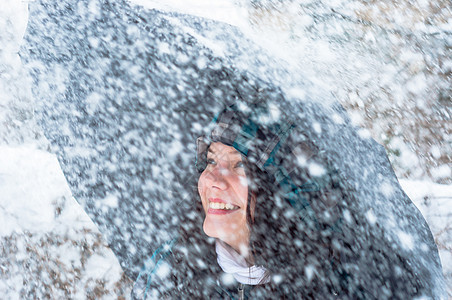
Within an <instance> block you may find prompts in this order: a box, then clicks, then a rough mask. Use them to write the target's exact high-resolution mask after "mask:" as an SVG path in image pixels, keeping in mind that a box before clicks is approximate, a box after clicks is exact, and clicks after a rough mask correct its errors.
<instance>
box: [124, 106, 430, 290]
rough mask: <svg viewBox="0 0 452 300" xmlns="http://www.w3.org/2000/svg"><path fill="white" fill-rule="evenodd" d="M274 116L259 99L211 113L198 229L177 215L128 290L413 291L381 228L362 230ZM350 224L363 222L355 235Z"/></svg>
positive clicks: (319, 162)
mask: <svg viewBox="0 0 452 300" xmlns="http://www.w3.org/2000/svg"><path fill="white" fill-rule="evenodd" d="M281 119H282V118H281V112H280V111H279V110H278V109H277V108H276V106H274V105H272V104H267V103H264V102H255V103H251V104H249V103H248V104H247V103H238V104H235V105H231V106H227V107H226V108H225V109H224V110H223V111H222V112H221V113H220V114H219V115H218V116H217V117H216V118H215V119H214V121H213V129H212V131H211V132H210V134H209V135H207V136H205V137H201V138H199V139H198V141H197V147H198V155H197V168H198V171H199V172H200V176H199V180H198V186H197V190H198V195H199V199H200V201H199V200H198V201H199V202H200V203H201V204H202V210H203V212H204V214H203V215H204V218H203V225H202V228H203V233H204V234H202V233H200V232H199V230H197V228H196V221H197V220H198V219H199V218H201V217H200V215H192V214H187V220H186V221H184V224H183V225H182V226H181V230H180V233H179V236H178V238H175V239H173V240H171V241H169V242H168V243H166V244H164V245H162V247H160V248H159V249H157V251H156V252H155V253H154V255H153V256H152V258H151V259H150V260H149V261H148V262H147V263H146V265H145V267H144V268H143V271H142V272H141V273H140V275H139V276H138V279H137V282H136V284H135V286H134V291H133V295H134V297H136V298H146V297H149V298H162V297H163V298H165V297H168V298H191V299H193V298H205V299H216V298H218V299H225V298H226V299H228V298H229V299H245V298H250V299H262V298H269V299H276V298H278V299H279V298H289V299H292V298H295V299H300V298H322V299H331V298H336V297H339V298H341V299H347V298H377V297H379V296H381V295H388V296H392V297H394V298H398V296H399V295H400V296H403V297H405V296H408V297H409V296H416V295H422V294H421V291H423V290H424V287H423V286H422V284H421V283H420V282H419V280H417V278H416V276H415V275H414V273H413V272H412V271H411V269H410V266H409V265H407V264H406V263H404V260H403V259H401V258H400V257H398V256H397V254H393V253H384V250H385V248H384V245H383V244H382V242H381V241H383V239H382V235H381V233H379V232H378V231H375V230H373V229H372V230H367V229H366V224H365V223H362V222H360V219H361V218H362V215H361V214H360V212H354V211H352V210H351V208H350V206H347V204H349V203H350V202H352V201H354V199H348V198H347V196H346V193H343V191H344V190H345V189H347V187H346V185H344V184H343V182H341V181H339V180H338V178H339V175H338V173H337V172H336V171H334V170H333V169H332V168H331V167H330V164H329V163H328V159H327V158H325V157H323V156H322V153H321V152H319V151H318V150H317V149H316V147H315V146H314V145H313V144H312V143H311V142H310V141H309V140H308V139H307V138H306V137H305V136H304V135H303V133H302V132H300V131H299V130H298V129H297V128H296V126H294V125H293V124H292V123H290V122H281V121H280V120H281ZM344 207H347V211H345V210H344ZM344 215H345V216H346V221H344V220H343V216H344ZM354 228H364V231H362V232H361V233H360V234H361V235H363V236H360V239H357V238H356V232H353V230H354ZM364 235H369V236H364ZM208 237H210V238H208ZM212 238H213V239H212ZM369 241H379V243H375V245H373V244H372V246H369V245H370V244H369V243H368V242H369ZM363 249H364V250H365V253H364V254H363V251H362V250H363ZM382 249H383V250H382ZM388 262H391V263H392V264H395V265H397V266H399V265H400V266H402V267H401V269H400V270H403V272H400V270H398V269H396V268H388V267H387V265H388ZM371 264H376V265H371ZM363 265H364V267H363ZM388 282H391V285H388ZM384 292H386V294H382V293H384Z"/></svg>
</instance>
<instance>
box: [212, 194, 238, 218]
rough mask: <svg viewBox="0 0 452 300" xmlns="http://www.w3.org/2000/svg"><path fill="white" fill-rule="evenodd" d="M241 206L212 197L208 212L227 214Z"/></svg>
mask: <svg viewBox="0 0 452 300" xmlns="http://www.w3.org/2000/svg"><path fill="white" fill-rule="evenodd" d="M239 209H240V207H239V206H237V205H234V204H231V203H225V201H224V200H222V199H219V198H210V199H209V207H208V210H207V213H209V214H213V215H226V214H230V213H233V212H235V211H237V210H239Z"/></svg>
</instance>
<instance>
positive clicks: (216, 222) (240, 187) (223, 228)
mask: <svg viewBox="0 0 452 300" xmlns="http://www.w3.org/2000/svg"><path fill="white" fill-rule="evenodd" d="M198 192H199V195H200V197H201V201H202V206H203V208H204V212H205V213H206V218H205V220H204V225H203V229H204V232H205V233H206V234H207V235H208V236H210V237H215V238H219V239H220V240H222V241H224V242H225V243H227V244H229V245H230V246H231V247H233V248H234V249H235V250H236V251H239V252H240V253H242V255H243V254H246V251H247V249H248V244H249V228H248V224H247V220H246V209H247V202H248V201H247V200H248V183H247V179H246V175H245V169H244V165H243V162H242V156H241V154H240V153H239V152H238V151H237V150H235V149H234V148H233V147H230V146H226V145H225V144H222V143H212V144H211V145H210V147H209V149H208V151H207V167H206V169H205V170H204V171H203V172H202V174H201V176H200V177H199V181H198Z"/></svg>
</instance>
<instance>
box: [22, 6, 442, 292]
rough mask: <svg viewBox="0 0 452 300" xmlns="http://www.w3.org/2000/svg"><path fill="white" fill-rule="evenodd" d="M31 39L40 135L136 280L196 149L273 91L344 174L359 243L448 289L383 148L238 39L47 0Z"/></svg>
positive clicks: (156, 17) (172, 16)
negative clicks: (220, 124)
mask: <svg viewBox="0 0 452 300" xmlns="http://www.w3.org/2000/svg"><path fill="white" fill-rule="evenodd" d="M25 39H26V44H25V45H24V47H23V50H22V57H24V59H25V62H26V65H27V67H28V69H29V71H30V74H31V76H32V78H33V92H34V97H35V99H36V102H37V114H38V116H39V120H40V124H41V126H42V127H43V129H44V131H45V133H46V137H47V138H48V139H49V140H50V142H51V145H52V149H53V151H54V152H55V153H56V154H57V156H58V158H59V161H60V164H61V167H62V169H63V172H64V174H65V176H66V178H67V180H68V183H69V185H70V186H71V188H72V192H73V195H74V196H75V198H76V199H77V200H78V201H79V202H80V204H81V205H82V206H83V207H84V208H85V210H86V211H87V213H88V214H89V216H90V217H91V218H92V219H93V221H94V222H95V223H96V224H97V225H98V226H99V229H100V230H101V232H102V233H103V234H104V235H105V237H106V239H107V241H108V242H109V244H110V246H111V248H112V250H113V251H114V253H115V254H116V255H117V257H118V258H119V261H120V263H121V265H122V267H123V268H124V270H125V271H126V273H127V274H128V275H129V276H130V277H131V278H135V277H136V275H137V273H138V271H139V269H140V268H141V266H142V263H143V260H144V259H145V258H146V257H148V256H149V255H150V254H152V252H153V250H154V249H156V248H157V247H158V246H159V245H160V244H161V243H162V242H163V241H165V240H168V239H169V238H171V236H172V233H173V232H174V231H175V230H176V228H177V227H178V226H179V225H180V224H179V222H178V217H177V216H178V214H180V213H181V212H184V213H186V212H187V211H190V210H191V209H192V202H190V201H189V200H187V199H188V198H190V195H191V194H192V188H193V186H195V185H196V182H195V176H190V175H188V176H187V174H195V172H196V171H195V166H194V157H195V156H194V153H195V152H196V149H195V143H194V141H195V140H196V138H197V137H199V136H201V135H204V134H205V133H206V132H207V129H206V128H207V127H208V124H209V122H210V120H211V119H212V117H213V116H214V115H215V114H216V113H217V112H218V111H219V110H220V109H221V108H222V107H223V106H224V104H225V103H233V102H235V101H237V99H247V101H252V98H253V97H260V93H261V91H270V92H266V94H265V96H266V97H268V98H270V99H271V100H273V102H274V103H276V105H277V106H278V109H279V110H280V111H281V112H282V114H281V115H282V116H283V115H287V116H289V117H290V118H291V119H292V120H293V121H294V122H295V123H296V124H297V126H299V128H300V129H301V130H302V131H303V133H304V135H305V136H306V137H307V138H308V139H309V140H310V141H311V142H312V143H313V144H314V145H315V146H316V147H317V148H318V149H320V151H321V152H322V153H323V155H324V157H327V158H328V160H329V161H330V163H331V165H332V166H333V167H334V168H335V169H337V170H339V174H340V176H341V178H342V179H343V181H344V182H345V184H346V191H347V193H349V195H350V199H353V200H350V201H352V202H350V203H348V204H349V210H348V214H351V213H355V212H356V213H359V214H360V215H361V216H362V217H363V219H362V222H363V224H364V225H363V227H362V228H361V230H362V232H361V234H363V237H367V236H378V237H379V238H381V239H382V240H384V241H385V245H387V246H385V247H387V248H386V249H385V250H387V251H397V253H398V254H399V255H400V256H401V257H403V258H405V259H406V260H407V261H408V263H409V264H410V265H411V266H413V268H414V269H415V272H417V273H418V274H420V276H421V278H424V279H425V280H427V281H428V282H429V283H431V284H432V286H438V287H440V286H441V284H442V283H441V278H442V277H441V276H442V275H441V266H440V262H439V257H438V251H437V249H436V245H435V243H434V241H433V237H432V235H431V232H430V230H429V229H428V226H427V224H426V222H425V220H424V219H423V217H422V215H421V214H420V212H419V211H418V210H417V208H416V207H415V206H414V205H413V203H412V202H411V201H410V199H409V198H408V197H407V196H406V195H405V193H404V192H403V191H402V189H401V188H400V185H399V183H398V181H397V178H396V176H395V174H394V172H393V170H392V168H391V166H390V164H389V161H388V159H387V156H386V153H385V151H384V149H383V147H382V146H381V145H379V144H377V143H376V142H374V141H373V140H372V139H369V138H366V137H364V138H363V137H361V136H360V135H359V134H358V131H357V130H356V128H353V127H352V126H350V125H349V119H348V117H347V116H346V114H345V112H344V110H343V109H342V108H341V106H340V105H339V104H337V103H336V102H335V101H334V100H333V99H331V96H330V95H325V94H323V93H322V92H321V91H317V89H316V86H315V85H313V84H311V83H310V82H309V81H308V80H307V79H305V78H303V75H302V74H290V73H288V72H287V71H285V69H284V68H283V66H282V65H283V64H282V63H279V62H278V61H277V60H276V59H273V58H272V57H271V56H270V55H267V54H266V53H265V51H264V50H262V49H260V48H259V47H257V46H255V45H253V43H252V42H250V41H249V40H248V39H246V37H245V36H244V35H243V34H242V33H241V32H240V31H239V30H238V29H237V28H235V27H233V26H230V25H227V24H223V23H220V22H216V21H210V20H205V19H201V18H197V17H193V16H188V15H183V14H177V13H163V12H160V11H156V10H142V9H140V8H137V7H131V6H130V5H129V4H128V3H126V2H123V1H79V2H77V3H75V4H74V3H72V2H70V1H57V2H54V1H46V0H42V1H37V2H32V3H30V23H29V25H28V30H27V34H26V37H25ZM298 91H303V93H299V92H298ZM358 231H359V230H358ZM372 231H375V232H380V231H381V232H383V233H382V234H380V233H378V234H375V235H372V234H369V232H372ZM354 234H357V233H356V232H355V233H354ZM363 240H364V241H366V243H367V244H366V245H368V244H369V243H370V241H368V239H367V240H366V238H363ZM377 248H378V247H377ZM363 249H366V247H364V246H363ZM367 250H369V249H367ZM369 251H371V250H369Z"/></svg>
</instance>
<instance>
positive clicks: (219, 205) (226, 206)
mask: <svg viewBox="0 0 452 300" xmlns="http://www.w3.org/2000/svg"><path fill="white" fill-rule="evenodd" d="M236 207H237V206H235V205H232V204H230V203H226V204H225V203H220V202H209V208H212V209H227V210H232V209H235V208H236Z"/></svg>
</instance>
